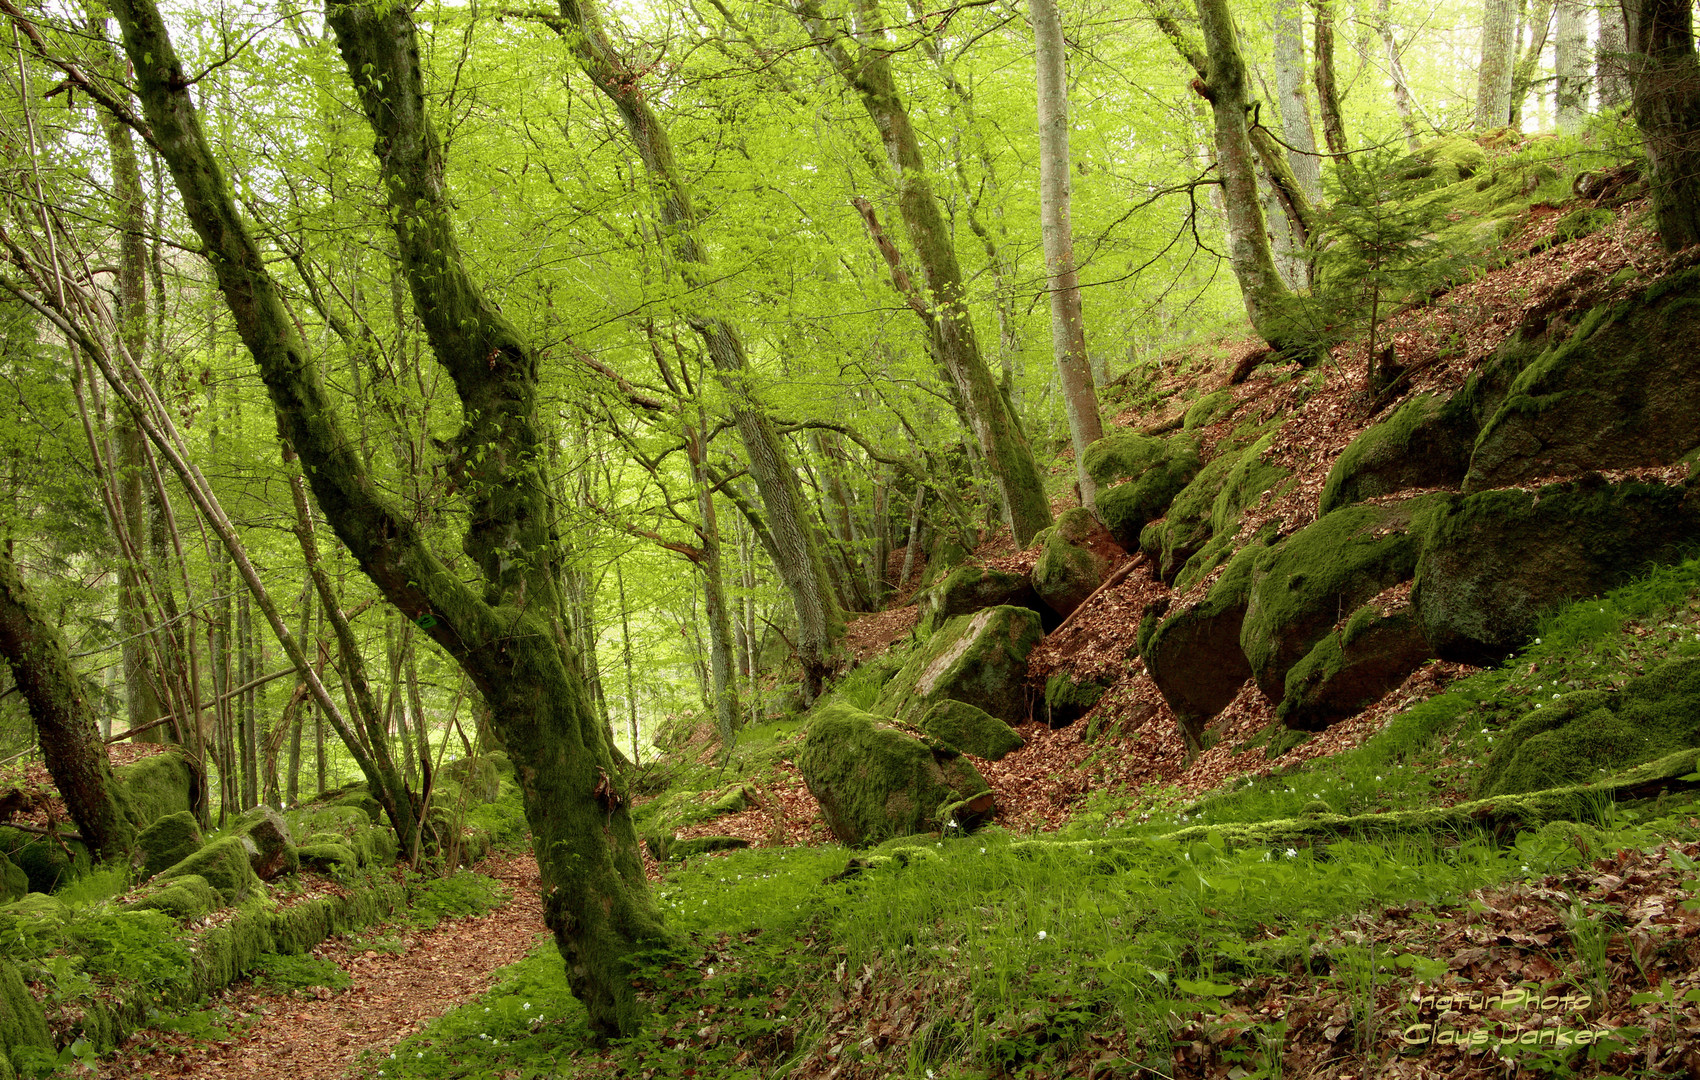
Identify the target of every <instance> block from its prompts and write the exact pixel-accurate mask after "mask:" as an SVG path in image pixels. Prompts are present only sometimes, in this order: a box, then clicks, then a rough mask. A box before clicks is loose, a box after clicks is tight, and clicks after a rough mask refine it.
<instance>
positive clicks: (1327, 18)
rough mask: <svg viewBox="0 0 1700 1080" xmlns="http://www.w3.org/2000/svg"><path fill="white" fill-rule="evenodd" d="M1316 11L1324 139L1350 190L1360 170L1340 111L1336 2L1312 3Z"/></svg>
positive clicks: (1319, 106)
mask: <svg viewBox="0 0 1700 1080" xmlns="http://www.w3.org/2000/svg"><path fill="white" fill-rule="evenodd" d="M1312 3H1313V4H1314V6H1315V8H1316V102H1317V109H1318V111H1320V112H1321V113H1322V136H1323V139H1324V140H1325V141H1326V142H1327V143H1328V152H1329V153H1330V154H1332V155H1333V156H1334V169H1335V172H1337V173H1338V174H1339V178H1340V182H1341V183H1342V184H1344V185H1345V186H1346V187H1347V188H1353V187H1356V186H1357V170H1356V167H1355V166H1354V165H1353V164H1352V159H1351V158H1350V157H1348V156H1347V154H1348V151H1350V150H1351V144H1350V143H1348V142H1347V140H1346V119H1345V117H1344V116H1343V115H1342V114H1341V112H1340V87H1339V80H1338V79H1337V78H1336V77H1335V75H1334V3H1333V0H1312Z"/></svg>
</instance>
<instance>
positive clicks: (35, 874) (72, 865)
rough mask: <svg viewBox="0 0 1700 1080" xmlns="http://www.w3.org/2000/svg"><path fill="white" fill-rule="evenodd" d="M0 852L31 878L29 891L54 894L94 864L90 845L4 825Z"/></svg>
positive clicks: (1, 828)
mask: <svg viewBox="0 0 1700 1080" xmlns="http://www.w3.org/2000/svg"><path fill="white" fill-rule="evenodd" d="M0 851H3V852H5V853H6V857H7V858H8V859H10V860H11V861H12V864H13V865H14V866H16V867H17V868H18V869H20V870H22V871H23V872H24V875H25V876H26V877H28V878H29V883H30V886H29V891H30V892H38V893H50V892H52V891H53V890H54V889H56V888H58V887H59V886H60V885H61V884H62V883H64V882H66V881H69V880H71V878H72V877H74V876H75V875H77V874H81V873H83V872H85V871H87V870H88V869H89V867H90V866H92V865H93V862H92V860H91V859H90V857H89V849H88V846H87V845H85V844H84V843H83V842H82V841H80V840H62V839H58V838H55V837H48V836H42V835H41V834H39V833H30V832H25V831H23V830H22V829H14V828H12V827H11V826H9V825H0Z"/></svg>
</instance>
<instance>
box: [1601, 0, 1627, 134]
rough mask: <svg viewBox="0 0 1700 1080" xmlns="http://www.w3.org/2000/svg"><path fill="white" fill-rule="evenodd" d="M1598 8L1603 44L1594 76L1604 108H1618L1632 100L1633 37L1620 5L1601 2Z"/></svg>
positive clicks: (1602, 107)
mask: <svg viewBox="0 0 1700 1080" xmlns="http://www.w3.org/2000/svg"><path fill="white" fill-rule="evenodd" d="M1598 10H1599V15H1600V46H1599V52H1598V53H1597V54H1596V55H1595V57H1594V78H1595V80H1596V81H1597V82H1598V83H1599V85H1600V108H1601V109H1615V108H1617V107H1619V106H1621V105H1626V104H1628V103H1629V69H1628V67H1627V64H1626V61H1627V59H1628V53H1629V37H1628V34H1627V33H1626V32H1625V30H1624V22H1623V8H1622V7H1621V6H1620V5H1619V4H1617V3H1605V4H1601V5H1600V6H1599V9H1598Z"/></svg>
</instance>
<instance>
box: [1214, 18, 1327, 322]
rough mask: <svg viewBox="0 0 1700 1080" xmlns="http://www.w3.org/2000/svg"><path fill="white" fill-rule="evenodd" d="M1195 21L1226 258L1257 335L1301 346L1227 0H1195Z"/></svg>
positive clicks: (1236, 34)
mask: <svg viewBox="0 0 1700 1080" xmlns="http://www.w3.org/2000/svg"><path fill="white" fill-rule="evenodd" d="M1198 15H1199V23H1200V25H1201V27H1202V29H1203V32H1204V47H1205V50H1206V52H1207V55H1208V57H1209V59H1208V67H1207V69H1206V71H1207V74H1206V76H1205V78H1204V79H1203V80H1202V81H1199V82H1196V83H1194V88H1195V89H1196V90H1198V92H1199V93H1200V94H1201V95H1203V97H1204V99H1205V100H1206V101H1208V102H1210V109H1211V114H1212V117H1213V119H1214V121H1215V125H1214V126H1215V134H1216V171H1217V173H1218V175H1219V176H1220V177H1221V181H1222V202H1223V209H1224V211H1225V212H1226V215H1227V218H1228V260H1229V262H1230V263H1232V265H1233V270H1234V277H1235V278H1236V279H1237V280H1238V281H1239V285H1240V295H1241V296H1242V297H1243V298H1244V299H1245V309H1246V315H1247V316H1248V317H1249V318H1250V319H1251V325H1252V328H1253V329H1254V330H1256V331H1257V334H1258V336H1259V337H1261V338H1263V340H1264V341H1267V342H1268V343H1269V344H1270V345H1271V346H1272V347H1273V348H1275V349H1277V350H1279V351H1288V350H1304V349H1306V348H1307V346H1305V345H1304V344H1303V343H1301V342H1300V341H1299V340H1298V338H1297V337H1296V336H1295V335H1294V333H1293V331H1292V327H1291V322H1290V317H1289V316H1288V314H1287V312H1286V311H1285V310H1284V309H1285V307H1286V305H1287V304H1288V303H1290V302H1291V300H1292V292H1291V291H1290V290H1289V289H1288V288H1287V286H1286V284H1285V283H1284V282H1282V280H1281V274H1280V272H1279V271H1278V270H1276V268H1275V256H1274V253H1273V252H1272V251H1271V249H1270V246H1269V234H1268V233H1267V232H1265V231H1264V223H1263V207H1262V205H1261V204H1260V202H1259V200H1258V192H1257V169H1256V166H1255V164H1254V162H1253V158H1252V146H1251V138H1250V135H1249V133H1248V131H1247V128H1246V114H1247V113H1248V112H1249V111H1250V107H1251V100H1250V95H1249V90H1248V87H1247V80H1246V68H1245V60H1244V59H1243V58H1242V57H1241V55H1240V44H1239V36H1238V32H1237V31H1236V30H1235V29H1234V22H1233V17H1232V16H1231V15H1230V14H1229V11H1228V4H1227V0H1198Z"/></svg>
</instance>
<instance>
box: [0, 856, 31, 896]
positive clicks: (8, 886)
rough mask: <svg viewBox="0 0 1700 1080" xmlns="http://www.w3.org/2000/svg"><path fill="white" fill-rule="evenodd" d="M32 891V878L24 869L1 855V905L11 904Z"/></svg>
mask: <svg viewBox="0 0 1700 1080" xmlns="http://www.w3.org/2000/svg"><path fill="white" fill-rule="evenodd" d="M29 891H30V876H29V875H28V874H26V873H24V870H23V867H21V866H18V865H17V864H16V863H14V862H12V860H11V859H8V858H6V856H5V855H0V904H7V903H11V902H12V901H13V900H16V899H18V898H19V897H21V896H23V895H24V894H25V893H27V892H29Z"/></svg>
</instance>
